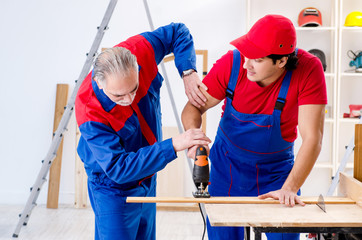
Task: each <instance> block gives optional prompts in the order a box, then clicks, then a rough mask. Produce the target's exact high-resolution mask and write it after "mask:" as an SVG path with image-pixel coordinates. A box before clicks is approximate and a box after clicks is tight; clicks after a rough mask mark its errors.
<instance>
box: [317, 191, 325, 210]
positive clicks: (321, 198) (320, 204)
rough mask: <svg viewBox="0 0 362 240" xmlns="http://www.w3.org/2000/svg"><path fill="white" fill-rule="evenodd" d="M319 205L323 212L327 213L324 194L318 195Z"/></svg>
mask: <svg viewBox="0 0 362 240" xmlns="http://www.w3.org/2000/svg"><path fill="white" fill-rule="evenodd" d="M317 206H318V207H319V208H320V209H322V211H323V212H325V213H326V204H325V202H324V198H323V196H322V194H320V195H319V197H318V203H317Z"/></svg>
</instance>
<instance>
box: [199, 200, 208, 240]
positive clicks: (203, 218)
mask: <svg viewBox="0 0 362 240" xmlns="http://www.w3.org/2000/svg"><path fill="white" fill-rule="evenodd" d="M199 209H200V213H201V217H202V220H203V221H204V232H203V234H202V238H201V239H202V240H204V237H205V232H206V216H204V214H203V213H202V209H201V203H199Z"/></svg>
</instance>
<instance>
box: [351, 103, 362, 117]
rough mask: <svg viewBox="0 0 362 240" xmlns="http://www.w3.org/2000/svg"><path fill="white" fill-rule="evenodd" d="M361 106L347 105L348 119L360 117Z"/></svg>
mask: <svg viewBox="0 0 362 240" xmlns="http://www.w3.org/2000/svg"><path fill="white" fill-rule="evenodd" d="M361 109H362V105H353V104H351V105H349V117H359V116H361Z"/></svg>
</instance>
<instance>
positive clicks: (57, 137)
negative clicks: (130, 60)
mask: <svg viewBox="0 0 362 240" xmlns="http://www.w3.org/2000/svg"><path fill="white" fill-rule="evenodd" d="M117 1H118V0H110V2H109V5H108V7H107V10H106V13H105V15H104V17H103V20H102V22H101V25H100V26H99V27H98V31H97V35H96V37H95V39H94V41H93V44H92V47H91V49H90V51H89V53H87V59H86V61H85V63H84V66H83V69H82V71H81V73H80V75H79V78H78V80H76V85H75V87H74V90H73V93H72V95H71V97H70V99H69V101H68V104H67V105H66V107H65V110H64V114H63V116H62V118H61V120H60V123H59V125H58V128H57V130H56V131H55V133H54V134H53V135H54V136H53V140H52V143H51V145H50V148H49V150H48V153H47V154H46V156H45V158H44V160H43V161H42V167H41V169H40V172H39V174H38V176H37V178H36V181H35V183H34V185H33V186H32V187H31V188H30V196H29V198H28V200H27V202H26V205H25V207H24V210H23V212H22V213H21V214H20V215H19V217H20V219H19V222H18V224H17V226H16V228H15V231H14V233H13V238H17V237H18V236H19V233H20V230H21V227H22V226H26V225H27V223H28V221H29V218H30V215H31V212H32V210H33V208H34V207H35V206H36V205H37V204H36V201H37V199H38V196H39V193H40V190H41V187H42V185H43V184H44V183H45V182H46V181H47V180H46V176H47V174H48V172H49V169H50V166H51V164H52V162H53V160H54V159H55V157H56V154H57V151H58V148H59V145H60V142H61V140H62V137H63V133H64V131H66V130H67V125H68V122H69V120H70V117H71V115H72V113H73V110H74V104H75V98H76V96H77V92H78V89H79V87H80V85H81V84H82V82H83V80H84V79H85V77H86V76H87V75H88V73H89V71H90V69H91V67H92V64H93V61H94V59H95V56H96V54H97V51H98V48H99V46H100V43H101V41H102V38H103V36H104V32H105V31H106V30H107V29H108V23H109V20H110V18H111V16H112V14H113V10H114V8H115V6H116V4H117Z"/></svg>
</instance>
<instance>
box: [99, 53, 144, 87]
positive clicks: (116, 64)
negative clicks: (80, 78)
mask: <svg viewBox="0 0 362 240" xmlns="http://www.w3.org/2000/svg"><path fill="white" fill-rule="evenodd" d="M132 69H133V70H135V71H136V72H137V73H138V64H137V58H136V56H135V55H133V54H132V53H131V52H130V51H129V50H128V49H126V48H123V47H114V48H108V49H106V50H105V51H103V52H102V53H101V54H99V56H98V57H97V59H96V60H95V62H94V64H93V78H94V79H96V80H97V81H98V82H99V83H100V84H102V85H103V86H105V83H106V77H107V76H110V75H115V74H121V75H123V76H127V75H128V74H129V72H130V70H132Z"/></svg>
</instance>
